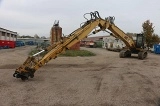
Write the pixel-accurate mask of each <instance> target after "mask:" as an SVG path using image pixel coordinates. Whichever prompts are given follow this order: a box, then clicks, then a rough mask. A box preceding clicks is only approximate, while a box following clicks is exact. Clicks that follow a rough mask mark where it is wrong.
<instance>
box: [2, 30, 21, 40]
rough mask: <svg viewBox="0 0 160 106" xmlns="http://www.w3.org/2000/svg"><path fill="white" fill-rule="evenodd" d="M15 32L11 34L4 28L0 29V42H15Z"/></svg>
mask: <svg viewBox="0 0 160 106" xmlns="http://www.w3.org/2000/svg"><path fill="white" fill-rule="evenodd" d="M17 35H18V34H17V32H13V31H10V30H7V29H4V28H0V40H1V41H16V39H17Z"/></svg>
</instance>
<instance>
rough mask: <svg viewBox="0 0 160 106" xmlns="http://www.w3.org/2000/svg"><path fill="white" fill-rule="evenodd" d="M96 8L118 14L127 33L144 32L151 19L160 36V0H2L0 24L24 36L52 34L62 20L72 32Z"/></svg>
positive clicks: (104, 13)
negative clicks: (85, 15)
mask: <svg viewBox="0 0 160 106" xmlns="http://www.w3.org/2000/svg"><path fill="white" fill-rule="evenodd" d="M94 11H98V12H99V14H100V16H101V17H102V18H106V17H108V16H114V17H115V25H116V26H118V27H119V28H120V29H121V30H123V31H124V32H126V33H127V32H131V33H141V32H142V23H144V22H145V21H146V20H150V22H152V23H153V26H154V30H155V31H154V32H155V33H156V34H158V35H159V36H160V0H0V27H2V28H5V29H8V30H11V31H14V32H17V33H18V34H19V35H20V36H22V35H30V36H34V35H35V34H37V35H39V36H46V37H49V36H50V29H51V27H52V26H53V24H54V21H55V20H59V25H60V27H62V33H63V34H64V35H69V34H70V33H72V32H73V31H74V30H76V29H78V28H79V27H80V24H81V23H82V22H85V21H86V20H85V19H84V17H83V15H84V14H85V13H90V12H94ZM99 35H108V33H105V32H102V33H100V34H99ZM99 35H98V34H97V36H99Z"/></svg>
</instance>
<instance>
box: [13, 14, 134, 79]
mask: <svg viewBox="0 0 160 106" xmlns="http://www.w3.org/2000/svg"><path fill="white" fill-rule="evenodd" d="M87 14H88V13H87ZM89 14H90V16H91V19H87V21H86V22H85V23H84V24H83V25H82V26H81V27H80V28H78V29H77V30H75V31H73V32H72V33H71V34H69V35H68V36H67V37H66V38H65V39H63V40H61V41H59V42H57V43H56V44H53V45H51V46H49V47H47V48H46V49H45V50H42V51H40V52H38V53H36V54H34V55H32V56H29V57H28V58H27V59H26V61H25V62H24V63H23V64H22V65H21V66H20V67H18V68H17V69H16V71H15V73H14V74H13V76H14V77H16V78H21V79H22V80H26V79H28V78H29V77H30V78H33V77H34V73H35V71H37V70H38V69H39V68H40V67H42V66H44V65H45V64H46V63H48V62H49V61H50V60H51V59H55V58H56V57H57V56H58V55H59V54H60V53H62V52H63V51H65V50H66V49H69V48H70V47H72V46H73V45H74V44H75V43H77V42H79V41H80V40H82V39H84V38H86V37H87V36H88V35H89V34H90V33H91V32H92V31H93V32H92V33H93V34H95V33H98V32H99V31H105V30H106V29H108V30H110V31H111V32H112V33H113V34H114V35H115V36H117V37H119V38H120V39H121V40H122V41H123V42H124V43H125V44H126V45H127V47H128V48H135V43H134V42H133V40H132V39H131V38H130V37H128V36H127V35H126V34H125V33H124V32H123V31H122V30H120V29H119V28H118V27H117V26H115V25H114V23H113V20H112V19H111V17H109V18H106V19H102V18H101V17H100V16H99V13H98V12H97V11H95V12H94V13H93V12H91V13H89ZM96 27H99V29H96ZM41 53H45V55H44V56H43V57H42V58H41V59H39V58H37V55H39V54H41Z"/></svg>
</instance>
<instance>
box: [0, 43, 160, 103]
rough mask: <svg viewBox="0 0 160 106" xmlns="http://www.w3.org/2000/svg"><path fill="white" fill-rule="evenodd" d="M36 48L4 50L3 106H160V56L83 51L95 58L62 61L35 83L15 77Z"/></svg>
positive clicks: (0, 69)
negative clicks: (139, 58)
mask: <svg viewBox="0 0 160 106" xmlns="http://www.w3.org/2000/svg"><path fill="white" fill-rule="evenodd" d="M33 48H34V47H30V46H26V47H20V48H16V49H8V50H7V49H6V50H0V52H1V53H0V57H1V61H0V106H160V81H159V80H160V55H155V54H151V53H149V56H148V58H147V59H145V60H138V59H137V58H136V57H137V55H133V56H132V58H119V53H118V52H111V51H106V50H105V49H100V48H82V49H87V50H89V51H92V52H94V53H96V54H97V55H96V56H93V57H58V58H57V59H55V60H51V61H50V62H49V63H48V64H47V65H45V66H44V67H41V68H40V69H39V70H38V71H37V72H36V73H35V77H34V78H33V79H29V80H28V81H25V82H24V81H22V80H21V79H16V78H14V77H13V76H12V75H13V73H14V71H15V69H16V68H17V67H18V66H20V65H21V64H22V63H23V62H24V61H25V59H26V58H27V55H28V52H29V51H30V50H31V49H33Z"/></svg>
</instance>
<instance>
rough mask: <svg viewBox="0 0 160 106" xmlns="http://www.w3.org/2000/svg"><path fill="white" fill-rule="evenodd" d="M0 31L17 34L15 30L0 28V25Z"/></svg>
mask: <svg viewBox="0 0 160 106" xmlns="http://www.w3.org/2000/svg"><path fill="white" fill-rule="evenodd" d="M0 31H1V32H6V33H11V34H14V35H18V34H17V32H13V31H10V30H8V29H4V28H1V27H0Z"/></svg>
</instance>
